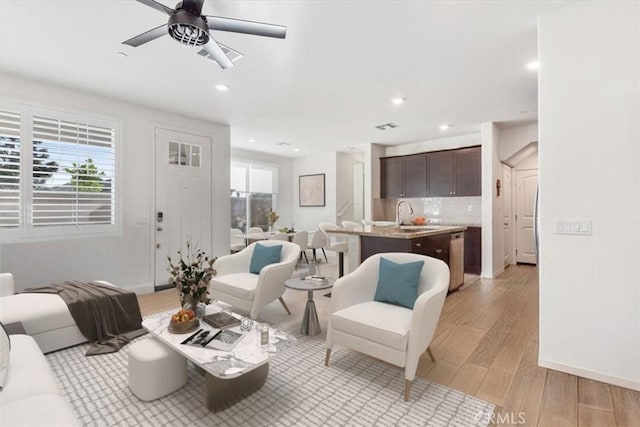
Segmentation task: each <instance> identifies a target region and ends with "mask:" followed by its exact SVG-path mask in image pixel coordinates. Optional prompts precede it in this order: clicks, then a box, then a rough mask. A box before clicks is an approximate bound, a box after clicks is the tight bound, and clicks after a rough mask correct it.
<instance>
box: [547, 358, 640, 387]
mask: <svg viewBox="0 0 640 427" xmlns="http://www.w3.org/2000/svg"><path fill="white" fill-rule="evenodd" d="M538 365H540V366H542V367H543V368H548V369H553V370H554V371H560V372H565V373H567V374H572V375H576V376H578V377H583V378H589V379H590V380H596V381H600V382H603V383H607V384H613V385H617V386H619V387H624V388H629V389H631V390H637V391H640V382H638V381H630V380H627V379H625V378H618V377H614V376H611V375H606V374H602V373H600V372H593V371H589V370H587V369H581V368H576V367H575V366H567V365H563V364H561V363H555V362H550V361H548V360H540V359H538Z"/></svg>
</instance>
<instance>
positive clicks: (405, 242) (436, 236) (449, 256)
mask: <svg viewBox="0 0 640 427" xmlns="http://www.w3.org/2000/svg"><path fill="white" fill-rule="evenodd" d="M466 229H467V227H466V226H463V225H461V226H451V225H429V226H400V227H376V226H364V227H362V228H360V229H355V230H327V233H331V234H337V235H347V242H348V251H347V254H346V256H347V266H346V269H347V272H351V271H353V270H355V269H356V268H357V267H358V266H359V265H360V264H361V263H362V261H364V260H365V259H367V258H368V257H369V256H371V255H373V254H376V253H383V252H412V253H417V254H421V255H426V256H430V257H434V258H439V259H441V260H443V261H444V262H445V263H446V264H447V265H448V266H449V268H450V270H451V273H452V278H451V279H452V280H451V285H452V289H455V288H457V287H458V286H459V285H461V284H462V281H463V280H464V277H463V273H462V272H463V271H464V255H463V249H460V251H459V252H460V253H458V249H455V253H452V251H451V250H450V248H452V247H454V248H457V247H458V246H459V245H456V246H454V245H452V239H454V240H455V239H460V243H461V244H463V241H464V240H463V239H464V231H465V230H466ZM458 272H460V273H458Z"/></svg>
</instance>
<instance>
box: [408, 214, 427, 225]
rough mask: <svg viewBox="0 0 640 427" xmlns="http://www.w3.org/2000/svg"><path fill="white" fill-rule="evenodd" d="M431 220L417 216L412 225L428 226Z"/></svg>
mask: <svg viewBox="0 0 640 427" xmlns="http://www.w3.org/2000/svg"><path fill="white" fill-rule="evenodd" d="M428 222H429V220H428V219H427V218H425V217H423V216H417V217H415V218H413V219H412V220H411V224H413V225H427V223H428Z"/></svg>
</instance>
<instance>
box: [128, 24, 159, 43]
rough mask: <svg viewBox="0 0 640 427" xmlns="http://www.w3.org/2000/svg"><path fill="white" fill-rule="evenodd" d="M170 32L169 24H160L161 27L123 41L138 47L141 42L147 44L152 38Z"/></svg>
mask: <svg viewBox="0 0 640 427" xmlns="http://www.w3.org/2000/svg"><path fill="white" fill-rule="evenodd" d="M166 34H169V30H168V29H167V24H163V25H160V26H159V27H156V28H153V29H151V30H149V31H147V32H145V33H142V34H138V35H137V36H135V37H132V38H130V39H129V40H127V41H124V42H122V44H127V45H129V46H133V47H138V46H140V45H141V44H145V43H147V42H150V41H151V40H155V39H157V38H158V37H161V36H164V35H166Z"/></svg>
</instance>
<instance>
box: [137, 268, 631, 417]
mask: <svg viewBox="0 0 640 427" xmlns="http://www.w3.org/2000/svg"><path fill="white" fill-rule="evenodd" d="M330 261H331V259H330ZM336 271H337V269H336V268H335V265H334V264H333V263H331V264H330V265H329V266H326V267H324V269H323V271H322V273H323V274H326V275H329V276H333V277H335V273H336ZM324 293H326V292H316V295H315V300H316V306H317V309H318V315H319V317H320V319H321V326H322V328H323V334H322V335H319V336H318V337H317V338H318V339H320V340H324V331H325V330H326V318H327V316H326V314H327V309H328V306H329V298H326V297H324V296H323V294H324ZM284 299H285V300H286V301H287V304H288V305H289V308H290V309H291V311H292V315H291V316H287V315H286V313H284V310H283V309H282V307H281V306H280V305H279V304H278V303H277V302H275V303H273V304H270V306H268V307H267V308H266V309H265V311H264V312H263V313H262V314H261V317H263V318H264V319H265V320H267V321H269V322H272V321H277V322H283V321H284V323H285V325H291V326H295V325H299V324H300V321H301V319H302V313H303V310H304V304H305V302H306V293H305V292H297V291H292V290H287V292H286V293H285V295H284ZM139 300H140V307H141V310H142V313H143V315H147V314H151V313H155V312H160V311H165V310H168V309H171V308H174V307H177V306H178V297H177V295H176V292H175V290H168V291H163V292H158V293H155V294H150V295H142V296H140V297H139ZM431 348H432V349H433V353H434V355H435V357H436V360H437V361H436V362H435V363H434V362H431V360H430V359H429V357H428V356H427V355H426V353H425V355H423V357H422V358H421V360H420V364H419V366H418V375H419V376H422V377H424V378H426V379H428V380H431V381H434V382H436V383H438V384H442V385H444V386H448V387H451V388H453V389H456V390H460V391H462V392H465V393H468V394H471V395H473V396H477V397H478V398H481V399H484V400H488V401H490V402H493V403H495V404H496V405H497V407H498V415H497V416H496V419H495V421H497V422H496V424H497V425H507V424H509V423H511V424H516V423H518V421H524V423H522V422H520V425H526V426H536V425H537V426H543V427H547V426H581V427H582V426H595V427H605V426H616V425H617V426H638V425H640V393H638V392H636V391H632V390H629V389H624V388H620V387H616V386H611V385H608V384H604V383H601V382H597V381H592V380H588V379H585V378H580V377H576V376H574V375H568V374H565V373H561V372H557V371H553V370H549V369H545V368H540V367H538V366H537V360H538V281H537V272H536V269H535V267H530V266H512V267H509V268H508V269H507V270H506V271H505V272H504V273H503V274H501V275H500V276H499V277H498V278H497V279H493V280H487V279H480V278H478V277H476V276H466V278H465V285H464V286H463V287H461V288H460V290H459V291H458V292H455V293H453V294H452V295H450V296H449V297H448V298H447V300H446V302H445V305H444V310H443V313H442V317H441V319H440V323H439V326H438V329H437V331H436V335H435V337H434V339H433V341H432V344H431ZM318 358H319V359H318V360H319V363H322V360H323V358H324V354H321V355H318ZM500 417H503V418H502V421H506V422H499V421H500Z"/></svg>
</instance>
